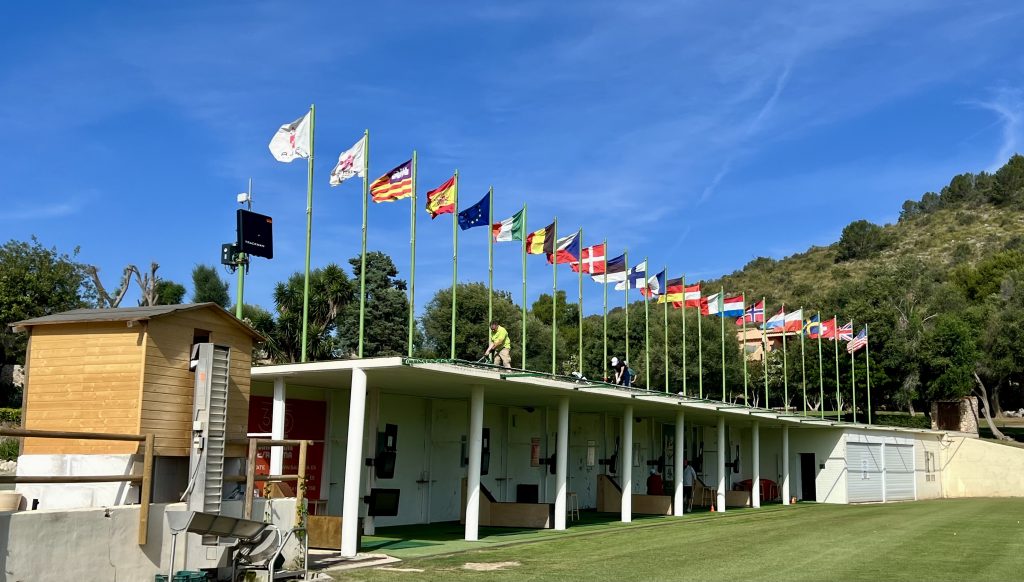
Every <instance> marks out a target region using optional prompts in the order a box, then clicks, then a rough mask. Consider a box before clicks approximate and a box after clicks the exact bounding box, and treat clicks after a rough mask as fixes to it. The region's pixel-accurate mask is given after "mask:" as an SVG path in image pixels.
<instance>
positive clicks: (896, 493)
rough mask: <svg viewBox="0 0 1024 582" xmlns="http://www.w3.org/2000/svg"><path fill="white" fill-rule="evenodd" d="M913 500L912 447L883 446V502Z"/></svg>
mask: <svg viewBox="0 0 1024 582" xmlns="http://www.w3.org/2000/svg"><path fill="white" fill-rule="evenodd" d="M913 499H914V446H913V445H889V444H887V445H885V500H886V501H912V500H913Z"/></svg>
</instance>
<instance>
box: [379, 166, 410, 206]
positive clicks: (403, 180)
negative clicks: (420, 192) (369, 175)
mask: <svg viewBox="0 0 1024 582" xmlns="http://www.w3.org/2000/svg"><path fill="white" fill-rule="evenodd" d="M370 195H371V196H373V201H374V202H394V201H395V200H401V199H402V198H407V197H409V196H412V160H409V161H408V162H405V163H404V164H401V165H399V166H398V167H396V168H395V169H393V170H391V171H390V172H388V173H387V174H384V175H383V176H381V177H380V178H377V179H376V180H374V181H373V184H370Z"/></svg>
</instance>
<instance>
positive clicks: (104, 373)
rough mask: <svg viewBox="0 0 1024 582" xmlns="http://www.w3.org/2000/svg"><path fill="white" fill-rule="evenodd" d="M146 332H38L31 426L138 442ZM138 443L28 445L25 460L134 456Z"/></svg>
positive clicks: (83, 328) (122, 326)
mask: <svg viewBox="0 0 1024 582" xmlns="http://www.w3.org/2000/svg"><path fill="white" fill-rule="evenodd" d="M145 336H146V334H145V326H144V325H141V324H138V323H136V324H135V325H134V326H133V327H128V325H127V323H125V322H111V323H80V324H73V325H70V324H69V325H60V326H38V327H36V328H34V329H33V330H32V350H31V352H30V354H29V360H28V370H29V371H30V376H29V378H30V380H29V383H28V386H27V387H26V399H25V411H24V426H25V428H27V429H34V430H63V431H80V432H109V433H125V434H138V429H139V382H140V377H141V376H140V374H141V371H142V353H143V346H144V342H145ZM137 449H138V443H126V442H106V441H84V440H83V441H80V440H63V439H25V442H24V448H23V449H22V453H23V454H58V453H63V454H130V453H135V452H136V451H137Z"/></svg>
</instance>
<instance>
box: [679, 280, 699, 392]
mask: <svg viewBox="0 0 1024 582" xmlns="http://www.w3.org/2000/svg"><path fill="white" fill-rule="evenodd" d="M683 301H684V303H685V301H686V297H685V295H684V296H683ZM702 319H704V314H703V313H701V312H700V303H699V302H698V304H697V391H698V396H699V397H700V399H701V400H704V333H703V332H702V330H701V320H702Z"/></svg>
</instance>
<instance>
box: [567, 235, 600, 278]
mask: <svg viewBox="0 0 1024 582" xmlns="http://www.w3.org/2000/svg"><path fill="white" fill-rule="evenodd" d="M606 257H607V255H606V254H605V252H604V243H601V244H599V245H594V246H592V247H587V248H585V249H583V256H582V257H581V258H580V260H579V262H576V263H572V264H571V265H570V266H571V267H572V270H573V271H574V272H577V273H578V272H579V271H580V264H581V263H582V264H583V272H584V273H589V274H591V275H600V274H602V273H604V261H605V258H606Z"/></svg>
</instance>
